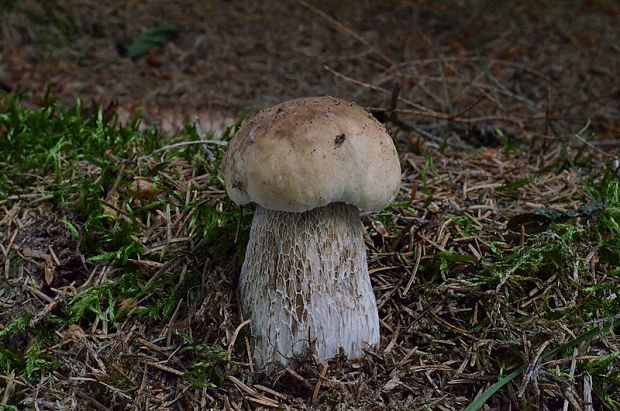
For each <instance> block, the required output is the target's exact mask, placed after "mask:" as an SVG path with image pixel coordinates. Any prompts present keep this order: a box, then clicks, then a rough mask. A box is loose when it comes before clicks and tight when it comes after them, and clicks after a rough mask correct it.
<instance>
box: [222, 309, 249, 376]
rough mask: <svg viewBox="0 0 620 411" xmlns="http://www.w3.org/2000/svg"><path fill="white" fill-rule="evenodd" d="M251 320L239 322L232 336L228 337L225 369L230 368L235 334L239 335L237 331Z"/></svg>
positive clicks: (235, 338) (235, 339)
mask: <svg viewBox="0 0 620 411" xmlns="http://www.w3.org/2000/svg"><path fill="white" fill-rule="evenodd" d="M251 321H252V320H251V319H248V320H245V321H244V322H242V323H241V324H239V325H238V326H237V328H235V332H234V333H233V335H232V337H231V338H230V342H229V343H228V350H227V356H226V358H227V362H226V370H227V371H228V370H230V361H231V358H232V350H233V347H234V345H235V341H237V336H238V335H239V332H240V331H241V329H242V328H243V327H245V326H246V325H248V324H249V323H250V322H251Z"/></svg>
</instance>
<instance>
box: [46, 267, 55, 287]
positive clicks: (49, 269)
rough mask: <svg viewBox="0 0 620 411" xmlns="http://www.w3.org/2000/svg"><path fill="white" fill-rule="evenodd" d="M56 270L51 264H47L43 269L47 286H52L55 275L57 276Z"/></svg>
mask: <svg viewBox="0 0 620 411" xmlns="http://www.w3.org/2000/svg"><path fill="white" fill-rule="evenodd" d="M55 271H56V270H55V269H54V266H53V265H52V264H50V263H45V266H44V267H43V274H44V277H45V283H46V284H47V285H51V284H52V281H54V274H55Z"/></svg>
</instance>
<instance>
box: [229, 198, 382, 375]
mask: <svg viewBox="0 0 620 411" xmlns="http://www.w3.org/2000/svg"><path fill="white" fill-rule="evenodd" d="M240 291H241V292H240V295H241V304H242V309H243V311H244V313H245V315H246V316H248V317H249V318H251V320H252V322H251V330H252V334H253V336H254V341H255V347H254V361H255V362H256V364H257V365H259V366H265V365H269V364H270V363H280V364H283V365H286V364H288V361H289V359H291V358H292V357H293V356H295V355H299V354H302V355H303V354H315V355H317V356H318V357H319V359H321V360H327V359H329V358H332V357H334V356H336V355H337V354H338V353H339V351H340V349H341V348H342V349H343V352H344V353H345V354H346V355H347V356H348V357H349V358H357V357H361V356H363V355H364V352H363V350H364V349H365V348H367V347H368V346H374V345H377V344H378V343H379V316H378V312H377V304H376V300H375V296H374V294H373V291H372V286H371V283H370V277H369V276H368V265H367V261H366V249H365V246H364V239H363V227H362V224H361V222H360V218H359V212H358V210H357V208H356V207H353V206H350V205H346V204H343V203H336V204H330V205H328V206H325V207H320V208H316V209H314V210H310V211H306V212H304V213H287V212H282V211H272V210H267V209H265V208H262V207H260V206H257V207H256V213H255V214H254V221H253V222H252V229H251V232H250V238H249V243H248V248H247V251H246V256H245V262H244V264H243V268H242V270H241V276H240Z"/></svg>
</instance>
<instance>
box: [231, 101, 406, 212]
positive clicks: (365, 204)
mask: <svg viewBox="0 0 620 411" xmlns="http://www.w3.org/2000/svg"><path fill="white" fill-rule="evenodd" d="M222 167H223V168H222V169H223V173H224V176H225V181H226V191H227V192H228V195H229V197H230V198H231V199H232V200H233V201H234V202H235V203H236V204H238V205H243V204H247V203H250V202H255V203H257V204H259V205H261V206H262V207H264V208H267V209H271V210H278V211H288V212H303V211H307V210H311V209H313V208H317V207H322V206H325V205H328V204H330V203H335V202H343V203H347V204H351V205H354V206H357V207H358V208H360V209H361V210H365V211H379V210H382V209H383V208H385V207H386V206H387V205H388V204H389V203H390V202H391V201H392V200H393V199H394V198H395V197H396V194H397V192H398V189H399V187H400V163H399V161H398V154H397V152H396V148H395V147H394V143H393V141H392V138H391V137H390V135H389V134H388V133H387V131H386V129H385V127H384V126H383V125H382V124H381V123H379V122H378V121H377V120H376V119H375V118H374V117H373V116H372V115H371V114H370V113H368V112H367V111H365V110H364V109H363V108H361V107H359V106H357V105H355V104H353V103H350V102H347V101H344V100H340V99H337V98H334V97H330V96H325V97H306V98H299V99H295V100H290V101H286V102H284V103H281V104H278V105H276V106H273V107H271V108H268V109H266V110H263V111H261V112H260V113H258V114H257V115H256V116H255V117H254V118H252V119H251V120H249V121H247V122H246V123H244V124H243V126H242V127H241V128H240V129H239V131H237V133H236V134H235V136H234V137H233V139H232V140H231V142H230V144H229V146H228V152H227V153H226V158H225V159H224V163H223V166H222Z"/></svg>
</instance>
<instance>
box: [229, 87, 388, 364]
mask: <svg viewBox="0 0 620 411" xmlns="http://www.w3.org/2000/svg"><path fill="white" fill-rule="evenodd" d="M222 170H223V173H224V176H225V183H226V191H227V193H228V195H229V197H230V198H231V199H232V200H233V201H234V202H235V203H236V204H238V205H244V204H248V203H250V202H254V203H256V211H255V214H254V219H253V221H252V227H251V231H250V236H249V242H248V245H247V250H246V254H245V261H244V263H243V266H242V269H241V274H240V277H239V287H240V293H239V295H240V303H241V309H242V312H243V313H244V315H247V316H248V317H249V318H251V326H250V328H251V332H252V335H253V337H254V361H255V363H256V364H257V365H259V366H270V365H271V364H273V363H279V364H282V365H287V364H288V363H289V361H290V359H291V358H293V357H295V356H297V355H303V354H312V355H316V356H317V357H318V359H319V360H321V361H323V360H328V359H330V358H333V357H334V356H336V355H337V354H338V353H339V352H340V350H343V352H344V353H345V354H346V355H347V356H348V357H349V358H359V357H362V356H363V355H364V349H366V348H368V347H369V346H376V345H377V344H378V343H379V315H378V310H377V305H376V300H375V296H374V294H373V290H372V285H371V282H370V277H369V275H368V264H367V261H366V249H365V245H364V229H363V227H362V224H361V221H360V211H359V210H363V211H379V210H382V209H383V208H385V207H386V206H387V205H388V204H389V203H390V202H391V201H392V200H393V199H394V198H395V197H396V194H397V192H398V190H399V186H400V163H399V160H398V155H397V152H396V148H395V147H394V143H393V142H392V139H391V137H390V135H389V134H388V133H387V131H386V129H385V127H384V126H383V125H382V124H381V123H379V122H378V121H377V120H376V119H375V118H374V117H372V116H371V115H370V114H369V113H368V112H366V111H365V110H364V109H362V108H361V107H359V106H357V105H354V104H352V103H349V102H347V101H344V100H340V99H337V98H334V97H329V96H325V97H307V98H300V99H295V100H291V101H287V102H284V103H281V104H278V105H276V106H274V107H271V108H269V109H266V110H264V111H262V112H260V113H259V114H257V115H256V116H255V117H254V118H252V119H251V120H249V121H247V122H246V123H245V124H244V125H243V126H242V127H241V128H240V129H239V130H238V131H237V133H236V134H235V136H234V138H233V139H232V140H231V142H230V144H229V147H228V151H227V153H226V157H225V159H224V162H223V168H222Z"/></svg>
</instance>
